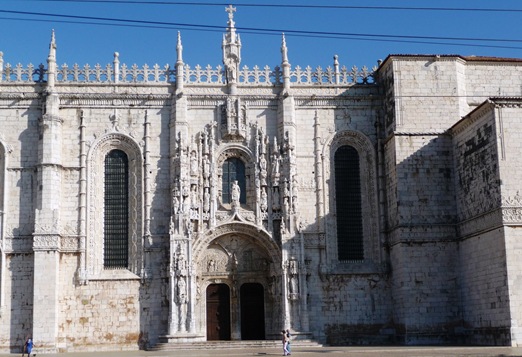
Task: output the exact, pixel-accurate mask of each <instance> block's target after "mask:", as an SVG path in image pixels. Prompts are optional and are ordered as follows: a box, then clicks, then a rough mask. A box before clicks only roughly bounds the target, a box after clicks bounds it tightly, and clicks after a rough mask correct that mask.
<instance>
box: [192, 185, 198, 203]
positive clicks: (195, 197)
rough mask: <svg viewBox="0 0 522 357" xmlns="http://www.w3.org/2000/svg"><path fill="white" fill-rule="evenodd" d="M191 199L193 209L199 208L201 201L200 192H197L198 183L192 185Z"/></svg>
mask: <svg viewBox="0 0 522 357" xmlns="http://www.w3.org/2000/svg"><path fill="white" fill-rule="evenodd" d="M190 197H191V198H190V201H191V207H192V208H193V209H198V207H199V202H198V192H197V187H196V185H192V187H191V188H190Z"/></svg>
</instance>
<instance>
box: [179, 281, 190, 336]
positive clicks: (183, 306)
mask: <svg viewBox="0 0 522 357" xmlns="http://www.w3.org/2000/svg"><path fill="white" fill-rule="evenodd" d="M176 299H177V303H178V305H179V327H180V330H181V331H185V330H186V326H185V325H186V322H187V303H188V300H187V283H186V282H185V277H184V276H180V277H178V282H177V284H176Z"/></svg>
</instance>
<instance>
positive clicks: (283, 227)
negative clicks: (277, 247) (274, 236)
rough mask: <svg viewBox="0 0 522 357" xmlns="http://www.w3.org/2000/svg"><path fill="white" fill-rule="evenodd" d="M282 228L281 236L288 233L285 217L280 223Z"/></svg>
mask: <svg viewBox="0 0 522 357" xmlns="http://www.w3.org/2000/svg"><path fill="white" fill-rule="evenodd" d="M279 228H280V230H281V237H283V236H284V235H285V233H286V223H285V219H284V218H283V219H281V224H280V227H279Z"/></svg>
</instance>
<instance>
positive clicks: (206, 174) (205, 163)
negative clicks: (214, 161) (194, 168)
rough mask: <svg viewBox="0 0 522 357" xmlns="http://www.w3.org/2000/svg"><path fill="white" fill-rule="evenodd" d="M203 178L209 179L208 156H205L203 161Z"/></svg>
mask: <svg viewBox="0 0 522 357" xmlns="http://www.w3.org/2000/svg"><path fill="white" fill-rule="evenodd" d="M203 178H204V179H205V180H208V179H209V178H210V160H209V159H208V155H205V158H204V159H203Z"/></svg>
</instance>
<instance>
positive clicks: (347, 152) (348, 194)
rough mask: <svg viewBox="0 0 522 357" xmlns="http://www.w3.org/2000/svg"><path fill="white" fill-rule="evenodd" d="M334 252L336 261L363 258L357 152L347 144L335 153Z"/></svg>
mask: <svg viewBox="0 0 522 357" xmlns="http://www.w3.org/2000/svg"><path fill="white" fill-rule="evenodd" d="M335 197H336V209H337V210H336V211H337V251H338V258H339V260H362V259H364V248H363V229H362V212H361V180H360V170H359V153H358V152H357V150H355V149H354V148H353V147H351V146H341V147H340V148H339V149H338V150H337V151H336V152H335Z"/></svg>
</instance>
